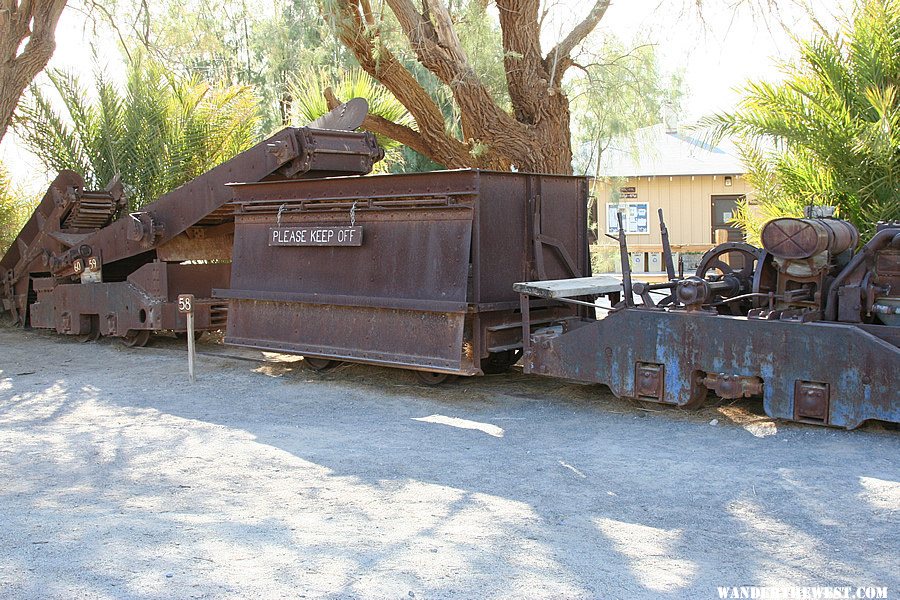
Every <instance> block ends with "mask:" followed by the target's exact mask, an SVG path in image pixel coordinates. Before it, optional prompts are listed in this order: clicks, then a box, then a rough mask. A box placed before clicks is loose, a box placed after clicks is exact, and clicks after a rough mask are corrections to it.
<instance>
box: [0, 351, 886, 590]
mask: <svg viewBox="0 0 900 600" xmlns="http://www.w3.org/2000/svg"><path fill="white" fill-rule="evenodd" d="M82 348H87V347H82ZM89 348H91V351H89V352H79V353H78V354H79V359H78V360H77V361H75V362H74V363H72V364H71V366H67V367H65V368H63V370H62V371H59V372H57V371H55V370H51V371H52V372H53V373H54V377H55V376H57V375H58V374H59V373H60V372H64V373H65V375H64V376H63V377H61V378H58V379H54V380H53V381H47V380H46V379H45V380H44V381H43V383H40V381H41V377H43V376H44V375H43V374H42V373H40V372H39V373H37V374H32V375H16V374H15V373H11V372H9V370H8V367H7V366H6V362H5V361H3V362H0V368H2V369H3V371H2V372H0V441H2V445H3V448H2V450H0V452H2V454H0V457H2V461H0V466H2V467H3V475H4V477H7V478H9V481H10V484H9V485H8V486H6V487H5V488H4V489H2V490H0V501H2V503H3V512H4V513H5V515H4V520H5V523H4V529H5V531H6V533H4V534H0V536H2V537H0V540H2V541H3V546H4V551H3V552H2V553H0V554H2V557H0V567H2V569H0V573H3V572H7V573H20V574H21V580H19V581H18V582H17V583H16V584H15V585H17V587H12V588H8V589H11V590H13V593H12V595H15V596H28V597H41V596H48V595H49V596H53V595H77V594H73V593H72V591H73V590H74V591H75V592H83V593H85V594H88V595H107V596H110V597H166V596H171V595H177V596H181V597H185V596H190V595H193V592H196V593H197V596H200V597H205V596H221V595H238V596H259V595H263V596H291V597H296V596H297V595H298V592H303V593H306V594H309V595H311V596H331V597H341V598H344V597H357V596H359V597H397V596H398V595H400V596H404V597H417V598H429V597H451V596H454V595H456V596H458V597H473V596H479V597H480V596H488V597H513V596H542V597H554V598H561V597H577V596H581V597H592V598H594V597H629V598H666V597H671V598H685V597H717V593H716V586H732V585H734V586H737V585H766V584H782V585H852V586H856V585H887V586H889V587H893V588H895V589H896V587H897V584H898V579H897V575H896V572H895V570H894V567H895V566H896V564H895V562H894V561H895V560H896V546H895V544H896V539H898V537H900V524H898V520H897V514H898V512H897V511H898V508H900V507H898V496H897V493H898V486H900V484H898V483H897V481H898V480H900V466H898V463H897V460H896V457H897V456H898V450H900V437H898V436H897V435H896V432H884V431H881V430H879V429H878V428H874V429H870V430H867V431H856V432H844V431H837V430H829V429H818V428H812V427H804V426H798V425H791V424H783V423H773V422H771V421H769V420H767V419H766V418H765V417H761V416H760V415H757V414H754V413H753V412H752V411H753V409H754V406H753V404H752V403H739V404H737V405H727V404H720V405H718V406H714V407H709V408H705V409H702V410H701V411H699V412H690V413H688V412H684V411H678V410H674V409H666V408H662V407H655V406H653V405H638V404H635V403H629V402H626V401H622V400H617V399H615V398H613V397H612V396H611V395H610V394H609V392H608V391H607V390H606V388H602V387H599V386H580V385H572V384H568V383H565V382H559V381H555V380H546V379H537V378H532V377H526V376H524V375H522V374H521V373H520V372H513V373H510V374H507V375H503V376H492V377H485V378H480V379H476V380H470V381H464V382H458V383H455V384H452V385H449V386H446V387H441V388H428V387H423V386H420V385H417V384H415V383H414V380H413V378H412V376H411V375H410V374H408V373H403V372H398V371H395V370H390V369H379V368H372V367H364V366H350V367H347V368H344V369H341V370H339V371H337V372H333V373H330V374H328V375H320V374H317V373H312V372H310V371H307V370H306V369H304V368H303V367H302V364H301V363H295V362H290V361H288V362H277V361H276V362H271V363H266V364H263V365H260V364H256V363H251V362H245V361H239V360H234V359H228V358H211V357H203V358H202V359H201V361H200V365H199V379H198V382H197V383H196V384H195V385H193V386H191V385H190V384H188V383H186V375H185V374H184V372H183V368H184V366H183V364H182V360H181V358H180V357H179V356H177V352H179V345H178V344H177V343H175V342H174V341H172V342H171V343H169V342H162V343H160V344H159V346H158V347H156V348H147V349H141V350H120V349H119V348H117V347H115V346H113V345H111V344H110V343H100V344H96V345H93V346H90V347H89ZM210 350H214V349H212V348H210ZM119 352H127V353H128V356H127V358H128V364H130V365H133V366H132V367H130V368H129V370H128V372H122V370H121V369H120V368H118V366H117V365H118V362H117V354H118V353H119ZM60 354H63V352H60ZM713 419H717V420H718V421H719V424H718V425H711V424H710V421H711V420H713ZM51 565H52V567H51ZM66 565H71V567H69V566H66ZM166 575H171V577H166ZM4 584H6V585H10V582H9V581H8V580H6V581H3V580H0V586H3V585H4Z"/></svg>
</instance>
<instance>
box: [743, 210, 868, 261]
mask: <svg viewBox="0 0 900 600" xmlns="http://www.w3.org/2000/svg"><path fill="white" fill-rule="evenodd" d="M760 237H761V239H762V245H763V248H765V249H766V250H768V251H769V252H770V253H771V254H772V255H774V256H776V257H777V258H782V259H789V260H797V259H804V258H811V257H813V256H815V255H817V254H820V253H822V252H824V251H826V250H827V251H828V252H829V253H831V254H832V255H836V254H840V253H841V252H845V251H846V250H849V249H850V248H853V247H855V246H856V244H857V242H859V232H858V231H857V230H856V227H854V226H853V225H852V224H851V223H849V222H847V221H841V220H839V219H795V218H792V217H784V218H781V219H773V220H771V221H769V222H768V223H766V225H765V227H763V230H762V234H761V236H760Z"/></svg>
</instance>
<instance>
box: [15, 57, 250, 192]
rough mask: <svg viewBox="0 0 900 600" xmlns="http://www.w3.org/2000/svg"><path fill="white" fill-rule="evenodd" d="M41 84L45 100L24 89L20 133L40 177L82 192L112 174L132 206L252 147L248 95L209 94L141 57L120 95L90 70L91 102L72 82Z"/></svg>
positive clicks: (54, 79)
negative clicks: (72, 179) (81, 185)
mask: <svg viewBox="0 0 900 600" xmlns="http://www.w3.org/2000/svg"><path fill="white" fill-rule="evenodd" d="M48 77H49V80H50V83H51V86H50V87H51V91H52V95H51V94H50V93H48V91H45V90H42V89H41V88H40V87H38V86H32V87H31V89H30V91H29V95H28V96H27V98H26V99H25V101H24V102H23V104H22V106H21V108H20V111H19V114H18V117H17V119H16V127H17V130H18V132H19V134H20V135H21V136H22V138H23V139H24V141H25V143H26V144H27V145H28V146H29V148H30V149H31V150H32V151H33V152H34V154H35V155H37V156H38V157H39V158H40V159H41V161H42V162H43V163H44V165H45V166H46V167H47V169H48V170H50V171H54V172H58V171H61V170H63V169H71V170H73V171H76V172H78V173H80V174H82V176H83V177H84V178H85V183H86V184H87V185H88V187H91V188H101V187H103V186H105V185H106V184H107V183H108V182H109V181H110V180H111V179H112V178H113V177H114V176H116V175H120V176H121V178H122V182H123V183H124V184H125V186H126V190H127V191H128V192H129V196H130V203H131V205H132V207H133V208H136V207H139V206H143V205H144V204H147V203H149V202H152V201H153V200H155V199H156V198H158V197H159V196H161V195H162V194H164V193H166V192H168V191H170V190H172V189H174V188H176V187H178V186H179V185H181V184H183V183H185V182H186V181H188V180H190V179H193V178H194V177H196V176H198V175H200V174H202V173H204V172H206V171H208V170H209V169H211V168H212V167H214V166H216V165H218V164H220V163H222V162H224V161H226V160H228V159H229V158H231V157H232V156H234V155H235V154H237V153H239V152H241V151H243V150H244V149H246V148H248V147H249V146H251V145H252V144H253V143H254V142H255V140H256V133H257V128H258V127H257V126H258V111H257V106H258V105H257V99H256V97H255V96H254V95H253V93H252V92H251V91H250V89H249V88H247V87H243V86H233V87H225V88H222V87H212V86H210V85H209V84H206V83H203V82H201V81H200V80H199V79H197V78H187V77H177V76H174V75H172V74H171V73H170V72H168V71H166V70H165V69H164V68H163V67H162V66H160V65H159V64H158V63H156V62H154V61H151V60H149V59H146V58H140V57H138V58H137V59H135V60H134V61H133V62H132V63H130V65H129V68H128V76H127V81H126V82H125V85H124V88H122V89H120V88H119V87H117V86H115V85H113V84H111V83H110V82H109V81H107V80H106V79H105V78H104V76H103V74H102V73H99V72H98V74H97V76H96V81H95V84H94V89H93V92H94V99H92V100H88V98H91V97H92V96H91V94H89V93H88V89H87V88H85V87H84V86H83V85H82V84H81V82H80V81H79V80H78V78H77V77H76V76H74V75H72V74H70V73H65V72H61V71H50V72H48ZM54 97H55V99H54ZM57 106H60V107H61V109H57Z"/></svg>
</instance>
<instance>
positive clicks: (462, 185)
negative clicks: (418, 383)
mask: <svg viewBox="0 0 900 600" xmlns="http://www.w3.org/2000/svg"><path fill="white" fill-rule="evenodd" d="M235 203H236V205H237V209H236V214H235V226H236V230H235V244H234V262H233V269H232V276H231V289H230V290H221V291H217V292H216V295H217V296H218V297H222V298H228V299H229V300H230V308H229V321H228V328H227V334H226V338H225V341H226V343H228V344H234V345H241V346H249V347H253V348H261V349H269V350H276V351H287V352H295V353H298V354H303V355H305V356H313V357H320V358H327V359H334V360H347V361H355V362H364V363H372V364H382V365H390V366H397V367H404V368H409V369H415V370H420V371H431V372H436V373H452V374H461V375H476V374H480V373H482V372H483V369H484V368H487V369H489V370H490V369H491V368H497V369H498V370H502V368H503V367H504V366H509V364H511V363H512V362H515V359H517V358H518V355H517V354H515V351H516V349H518V348H520V347H521V318H520V315H519V314H518V308H519V304H518V300H517V295H516V294H515V293H514V292H513V290H512V284H513V283H514V282H515V281H518V280H520V279H522V277H523V276H528V277H531V278H540V279H546V278H560V277H571V276H577V275H581V274H587V273H588V271H589V269H590V264H589V261H588V256H587V243H586V240H585V235H586V204H587V181H586V180H585V179H584V178H578V177H564V176H549V175H527V174H518V173H492V172H480V171H474V170H461V171H441V172H434V173H419V174H407V175H385V176H372V177H364V178H361V177H346V178H336V179H330V180H327V181H315V180H313V181H296V182H284V183H260V184H252V185H238V186H235ZM351 226H353V227H355V228H357V231H359V232H360V234H359V235H361V236H362V237H361V244H360V245H330V246H323V245H312V246H310V245H305V246H298V245H294V246H290V245H283V244H284V243H285V242H288V243H291V242H292V241H293V242H296V241H297V239H298V237H299V236H300V234H299V233H298V232H299V231H301V228H303V230H305V231H309V228H321V230H322V231H326V232H327V231H329V230H330V231H336V230H339V229H340V228H350V227H351ZM360 228H361V229H360ZM348 231H349V230H348ZM273 236H274V237H273ZM350 237H351V236H350V234H346V235H345V238H347V239H346V240H345V241H347V242H348V243H350V242H351V241H352V242H353V243H354V244H355V243H356V242H357V241H358V240H359V238H354V239H353V240H350V239H349V238H350ZM332 243H336V238H335V240H333V241H332ZM273 244H274V245H273ZM538 314H539V315H540V316H538V317H536V318H537V319H538V320H539V321H544V320H546V321H549V320H551V319H554V318H560V317H563V316H571V315H574V314H576V311H573V310H572V308H571V307H557V308H552V309H550V308H548V309H546V310H543V311H542V310H540V309H539V313H538ZM505 363H509V364H505Z"/></svg>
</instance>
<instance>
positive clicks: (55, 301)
mask: <svg viewBox="0 0 900 600" xmlns="http://www.w3.org/2000/svg"><path fill="white" fill-rule="evenodd" d="M367 108H368V106H367V104H366V102H365V101H364V100H361V99H354V100H351V101H350V102H348V103H346V104H344V105H342V106H339V107H337V108H336V109H335V110H334V111H332V112H331V113H329V114H327V115H325V116H324V117H322V118H321V119H319V120H317V121H316V122H314V123H311V124H310V126H307V127H301V128H286V129H284V130H282V131H280V132H279V133H277V134H275V135H274V136H272V137H270V138H269V139H267V140H265V141H263V142H260V143H259V144H257V145H256V146H254V147H252V148H250V149H249V150H246V151H244V152H242V153H241V154H239V155H237V156H235V157H234V158H232V159H231V160H229V161H227V162H225V163H223V164H222V165H220V166H218V167H216V168H214V169H212V170H210V171H208V172H206V173H204V174H203V175H200V176H199V177H197V178H195V179H193V180H191V181H189V182H187V183H185V184H184V185H182V186H181V187H179V188H177V189H175V190H173V191H172V192H169V193H168V194H166V195H164V196H162V197H160V198H159V199H158V200H156V201H155V202H153V203H151V204H149V205H147V206H145V207H142V208H140V209H139V210H137V211H134V212H129V211H128V210H127V201H126V200H125V195H124V193H123V188H122V185H121V184H120V183H119V182H118V181H114V182H113V183H111V184H110V185H109V186H108V187H107V188H106V189H105V190H100V191H89V190H85V189H84V185H85V184H84V181H83V179H82V178H81V177H80V176H79V175H78V174H76V173H74V172H71V171H63V172H62V173H60V174H59V176H58V177H57V178H56V180H54V182H53V183H52V184H51V185H50V188H49V189H48V190H47V193H46V194H45V195H44V198H43V199H42V200H41V202H40V203H39V205H38V206H37V208H36V209H35V211H34V213H33V214H32V216H31V218H30V219H29V221H28V222H27V223H26V224H25V226H24V227H23V229H22V230H21V232H20V233H19V235H18V237H17V239H16V240H15V242H14V244H13V246H12V247H11V248H10V249H9V251H8V252H7V253H6V255H5V256H4V257H3V259H2V260H0V299H2V303H3V309H4V310H5V311H7V312H8V313H9V314H10V315H11V316H12V317H13V319H14V320H15V321H16V322H17V323H19V324H21V325H30V326H33V327H40V328H49V329H55V330H56V331H57V332H59V333H63V334H70V335H76V336H80V337H81V339H83V340H93V339H97V338H98V337H99V336H101V335H105V336H116V337H120V338H122V339H123V340H124V342H125V343H126V344H127V345H144V344H146V343H147V341H148V339H149V338H150V334H151V332H152V331H157V330H172V331H175V332H184V331H185V327H186V323H185V319H184V315H180V314H178V311H177V310H176V307H175V301H176V298H177V296H178V294H182V293H190V294H194V295H195V296H196V298H197V300H196V303H195V317H196V326H197V329H198V330H199V331H203V330H211V329H219V328H224V325H225V321H226V316H227V305H226V303H224V302H222V301H221V300H214V299H213V298H212V294H211V290H212V288H213V287H228V285H229V278H230V272H231V265H230V264H228V263H229V262H230V260H231V250H232V240H233V237H234V223H233V216H232V209H231V207H229V206H228V205H227V202H228V201H229V200H230V199H231V197H232V192H231V189H230V188H229V187H228V186H227V185H226V184H228V183H230V182H234V181H261V180H266V181H277V180H290V179H305V178H313V177H326V176H334V175H347V174H364V173H368V172H369V171H371V169H372V165H373V163H374V162H376V161H378V160H380V159H381V158H382V157H383V151H382V150H381V148H379V147H378V145H377V143H376V142H375V138H374V136H373V135H372V134H370V133H357V132H354V131H353V130H354V129H356V128H357V127H358V126H359V124H360V123H361V122H362V119H363V117H365V114H366V111H367Z"/></svg>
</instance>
